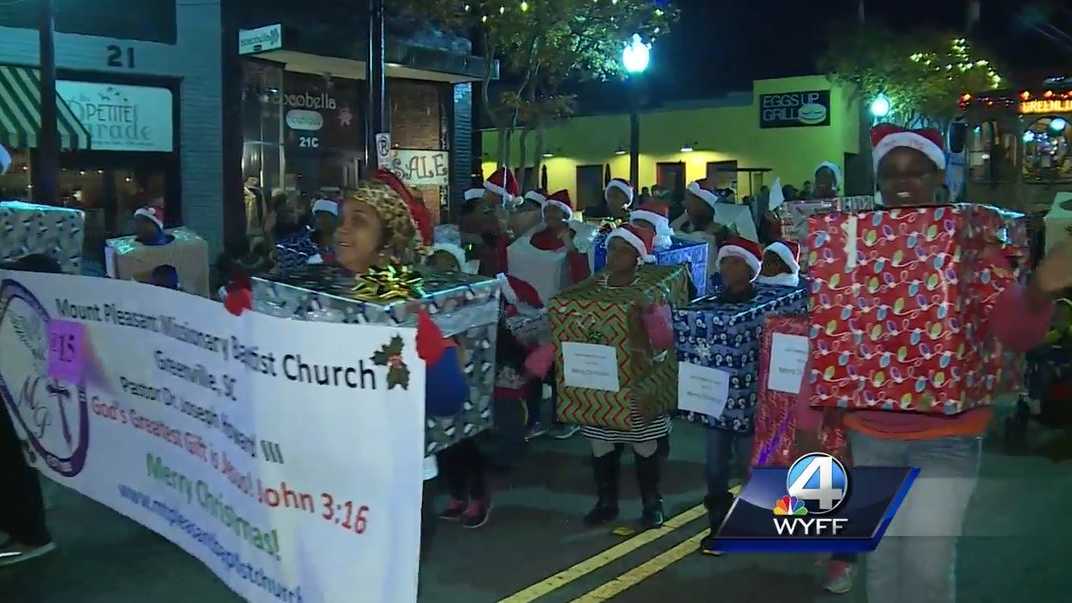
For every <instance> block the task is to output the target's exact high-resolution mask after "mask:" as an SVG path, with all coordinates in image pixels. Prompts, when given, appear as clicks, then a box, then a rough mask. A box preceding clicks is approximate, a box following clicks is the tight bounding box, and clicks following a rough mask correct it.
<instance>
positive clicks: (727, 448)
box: [700, 237, 772, 555]
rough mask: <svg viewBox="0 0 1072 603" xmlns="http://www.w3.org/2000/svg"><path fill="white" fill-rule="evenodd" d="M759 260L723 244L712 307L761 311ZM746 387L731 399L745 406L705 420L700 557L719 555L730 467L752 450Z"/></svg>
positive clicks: (736, 245)
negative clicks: (705, 524)
mask: <svg viewBox="0 0 1072 603" xmlns="http://www.w3.org/2000/svg"><path fill="white" fill-rule="evenodd" d="M760 258H761V254H760V249H759V245H757V244H756V243H753V242H752V241H749V240H747V239H742V238H737V237H735V238H732V239H729V240H727V241H726V243H725V244H724V245H723V246H722V247H721V248H720V249H719V252H718V263H719V266H720V273H721V275H722V287H721V289H720V290H719V293H718V296H717V297H716V298H715V302H716V303H717V304H719V305H720V306H724V307H725V308H727V309H729V308H739V309H741V310H744V309H749V308H752V307H762V304H763V303H765V302H767V301H770V296H771V295H772V294H771V293H770V292H767V291H766V290H764V291H763V293H762V295H760V290H759V289H757V287H756V285H755V281H756V279H757V278H758V277H759V274H760V270H761V262H762V261H761V259H760ZM754 353H755V352H753V354H754ZM746 383H747V382H746ZM746 387H747V388H749V389H751V390H753V391H752V395H750V396H749V395H745V396H743V397H742V396H740V395H736V394H735V397H736V398H738V399H744V400H746V401H747V400H751V404H748V403H747V402H746V403H744V404H743V405H740V404H738V405H734V407H733V408H731V407H730V404H729V403H727V406H726V407H725V408H724V410H723V411H722V414H721V416H719V417H712V418H710V419H707V420H705V423H706V424H707V427H708V430H707V453H706V454H707V462H706V478H707V496H706V497H705V498H704V506H705V507H706V508H707V513H708V519H709V521H710V525H711V534H710V535H708V537H707V538H705V539H704V540H703V541H702V542H701V543H700V551H701V552H702V553H704V554H709V555H718V554H719V552H718V551H717V550H716V547H715V545H714V535H715V533H717V532H718V528H719V527H720V526H721V525H722V520H723V519H725V517H726V513H727V512H728V511H729V509H730V505H732V503H733V495H732V494H731V493H730V492H729V479H730V472H731V461H734V460H735V461H736V462H738V463H740V462H742V459H748V458H749V457H750V453H751V450H752V415H753V413H754V412H755V407H754V404H755V401H754V399H755V395H754V388H755V382H754V381H752V382H751V383H750V384H749V385H747V386H746ZM738 406H740V407H738Z"/></svg>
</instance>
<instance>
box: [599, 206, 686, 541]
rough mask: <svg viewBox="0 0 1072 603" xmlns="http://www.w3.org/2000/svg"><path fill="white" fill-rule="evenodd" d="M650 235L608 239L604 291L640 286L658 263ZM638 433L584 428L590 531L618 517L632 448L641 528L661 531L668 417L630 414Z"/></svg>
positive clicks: (626, 232)
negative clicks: (622, 468)
mask: <svg viewBox="0 0 1072 603" xmlns="http://www.w3.org/2000/svg"><path fill="white" fill-rule="evenodd" d="M652 238H653V237H652V234H651V233H650V232H648V231H646V230H643V229H640V228H637V227H636V226H633V225H626V226H622V227H619V228H616V229H614V230H613V231H611V233H610V235H609V236H608V237H607V247H608V252H607V267H606V269H605V270H604V272H603V273H602V277H601V278H602V286H603V287H605V288H607V289H615V288H621V287H630V286H631V285H633V284H634V283H635V281H636V275H637V267H638V266H639V265H640V264H642V263H649V264H650V263H652V262H654V261H655V258H654V256H653V255H652V251H653V250H652ZM652 328H654V327H648V326H645V329H646V330H647V335H648V338H649V340H651V341H652V342H655V341H658V340H659V339H660V338H662V337H663V336H664V335H665V334H663V333H655V332H652ZM653 347H654V346H653ZM631 419H632V422H633V425H634V429H633V430H631V431H619V430H615V429H605V428H602V427H592V426H588V425H584V426H582V427H581V434H583V435H584V436H585V437H586V438H588V439H589V441H590V442H591V444H592V468H593V473H594V477H595V483H596V493H597V497H598V498H597V500H596V505H595V507H594V508H593V509H592V510H591V511H590V512H589V513H588V514H587V515H585V516H584V523H585V524H586V525H589V526H596V525H602V524H605V523H607V522H609V521H612V520H614V519H615V518H617V517H618V473H619V459H620V456H621V448H622V445H625V444H628V445H631V446H632V448H633V454H634V462H635V464H636V472H637V483H638V485H639V486H640V496H641V500H642V503H643V508H644V510H643V515H642V518H641V522H642V524H643V525H644V526H645V527H647V528H657V527H659V526H661V525H662V524H663V520H664V517H663V502H662V496H661V495H660V494H659V470H660V467H659V463H660V456H661V455H660V454H659V453H658V452H659V440H660V439H661V438H666V437H667V436H668V435H669V434H670V416H669V415H667V414H661V415H659V416H657V417H655V418H654V419H652V420H651V421H649V422H646V423H645V422H644V419H643V418H642V417H641V416H640V414H639V413H638V412H637V410H636V409H635V408H634V409H633V411H632V417H631Z"/></svg>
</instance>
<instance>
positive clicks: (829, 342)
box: [807, 204, 1026, 415]
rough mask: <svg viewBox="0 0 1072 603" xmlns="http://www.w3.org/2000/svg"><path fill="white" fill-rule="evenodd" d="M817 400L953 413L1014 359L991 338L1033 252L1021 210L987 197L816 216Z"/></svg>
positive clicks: (983, 393) (986, 392) (978, 398)
mask: <svg viewBox="0 0 1072 603" xmlns="http://www.w3.org/2000/svg"><path fill="white" fill-rule="evenodd" d="M808 228H809V234H808V241H807V243H808V247H809V249H810V251H809V256H811V258H812V259H813V263H812V267H811V277H812V278H813V279H814V280H813V282H812V295H811V301H810V306H811V321H812V327H811V337H812V342H813V347H812V352H811V353H812V371H811V375H810V378H811V379H812V381H813V383H814V391H815V395H814V397H813V403H815V404H817V405H820V406H838V407H843V408H856V409H876V410H891V411H906V412H922V413H933V414H946V415H952V414H957V413H960V412H963V411H965V410H968V409H970V408H973V407H976V406H982V405H987V404H990V403H991V402H992V401H993V398H994V396H995V395H996V394H997V393H999V392H1000V391H1001V390H1000V386H1001V384H1002V382H1003V380H1006V377H1008V373H1009V371H1008V370H1007V369H1008V368H1009V367H1010V366H1013V364H1010V363H1009V361H1008V359H1007V358H1006V356H1007V355H1006V354H1005V353H1004V352H1003V350H1002V348H1001V346H1000V344H998V342H997V341H996V340H995V339H994V338H993V337H989V336H988V333H987V331H988V329H987V317H988V316H989V315H990V313H991V311H992V310H993V306H994V302H995V300H996V299H997V297H998V295H999V294H1000V293H1001V292H1002V291H1003V290H1004V289H1005V288H1006V287H1008V286H1010V285H1011V284H1013V283H1014V282H1016V280H1017V279H1018V277H1019V268H1020V266H1021V265H1022V264H1024V259H1025V258H1026V241H1025V240H1024V239H1023V237H1024V236H1025V233H1026V231H1025V230H1024V227H1023V222H1022V216H1021V215H1020V214H1014V213H1011V212H1005V211H1003V210H1000V209H997V208H994V207H988V206H983V205H972V204H957V205H951V206H944V207H924V208H907V209H890V210H882V211H874V212H866V213H862V214H857V215H851V214H828V215H824V216H814V217H812V218H810V219H809V224H808Z"/></svg>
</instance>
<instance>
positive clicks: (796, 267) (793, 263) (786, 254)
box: [763, 241, 800, 274]
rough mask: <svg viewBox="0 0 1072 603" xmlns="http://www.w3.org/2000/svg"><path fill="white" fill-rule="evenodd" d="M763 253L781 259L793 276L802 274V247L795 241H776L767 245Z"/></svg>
mask: <svg viewBox="0 0 1072 603" xmlns="http://www.w3.org/2000/svg"><path fill="white" fill-rule="evenodd" d="M763 252H764V253H767V252H770V253H773V254H774V255H776V256H778V257H779V258H781V260H782V262H785V265H786V266H788V267H789V270H790V271H791V272H792V273H793V274H799V273H800V245H798V244H796V243H794V242H793V241H775V242H773V243H771V244H770V245H767V248H766V249H764V250H763Z"/></svg>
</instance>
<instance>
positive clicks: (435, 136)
mask: <svg viewBox="0 0 1072 603" xmlns="http://www.w3.org/2000/svg"><path fill="white" fill-rule="evenodd" d="M448 90H449V87H448V86H446V85H444V84H439V83H435V82H423V81H417V80H404V79H394V78H392V79H389V80H388V81H387V94H388V98H389V99H390V103H389V110H390V114H389V119H390V124H391V143H392V144H393V146H394V147H395V149H394V154H395V160H394V164H393V166H392V167H391V169H392V171H394V172H395V173H397V174H398V175H399V177H400V178H402V181H403V182H405V183H406V184H407V185H408V186H409V188H410V190H411V191H412V192H413V194H414V196H416V197H417V198H419V199H420V200H421V201H422V202H423V203H424V205H425V207H427V208H428V211H429V213H430V214H431V216H432V220H433V221H434V222H435V223H439V222H440V217H441V215H444V214H445V212H446V209H447V203H448V199H449V197H448V195H449V183H450V144H449V140H450V138H449V133H450V124H449V119H448V118H449V113H448V111H447V109H446V99H447V96H446V93H447V91H448Z"/></svg>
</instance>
